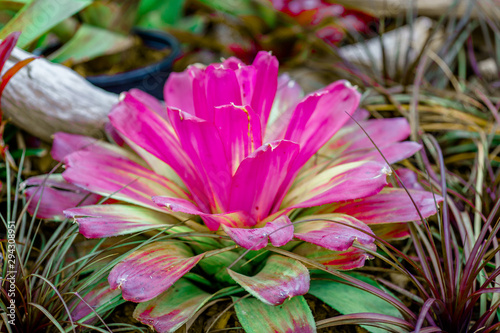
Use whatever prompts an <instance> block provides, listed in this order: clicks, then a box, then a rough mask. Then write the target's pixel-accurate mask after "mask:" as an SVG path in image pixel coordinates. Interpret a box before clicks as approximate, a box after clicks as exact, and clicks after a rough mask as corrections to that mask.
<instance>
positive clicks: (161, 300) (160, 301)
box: [133, 279, 212, 333]
mask: <svg viewBox="0 0 500 333" xmlns="http://www.w3.org/2000/svg"><path fill="white" fill-rule="evenodd" d="M211 297H212V295H211V294H209V293H207V292H205V291H203V290H201V289H200V288H198V287H197V286H195V285H194V284H192V283H191V282H189V281H188V280H186V279H180V280H179V281H177V282H176V283H175V284H174V285H173V286H172V287H170V288H169V289H168V290H167V291H165V292H164V293H162V294H161V295H159V296H157V297H155V298H153V299H152V300H150V301H147V302H144V303H140V304H139V305H137V308H136V309H135V311H134V315H133V316H134V318H135V319H137V320H139V321H140V322H141V323H143V324H146V325H149V326H152V327H154V328H155V330H156V331H158V332H160V333H164V332H175V331H176V330H177V329H178V328H179V327H181V326H182V325H183V324H184V323H185V322H186V321H187V320H188V319H189V318H190V317H191V316H192V315H193V314H195V313H196V311H198V309H200V308H201V307H202V306H203V305H204V304H205V303H206V302H207V301H208V300H209V299H210V298H211Z"/></svg>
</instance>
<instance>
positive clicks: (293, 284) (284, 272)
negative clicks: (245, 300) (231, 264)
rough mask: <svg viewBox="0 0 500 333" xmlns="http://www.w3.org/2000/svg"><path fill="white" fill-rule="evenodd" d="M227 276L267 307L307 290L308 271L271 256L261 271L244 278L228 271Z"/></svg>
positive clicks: (300, 266) (293, 263)
mask: <svg viewBox="0 0 500 333" xmlns="http://www.w3.org/2000/svg"><path fill="white" fill-rule="evenodd" d="M228 273H229V275H230V276H231V277H232V278H233V279H234V280H235V281H236V282H237V283H238V284H239V285H240V286H242V287H243V288H244V289H245V290H246V291H248V292H249V293H250V294H252V295H253V296H255V297H256V298H257V299H259V300H260V301H262V302H264V303H266V304H269V305H279V304H282V303H283V302H284V301H285V300H286V299H287V298H292V297H293V296H298V295H304V294H305V293H307V291H308V290H309V282H310V278H309V271H308V270H307V268H306V267H305V266H304V265H302V264H301V263H300V262H298V261H296V260H294V259H290V258H287V257H284V256H280V255H272V256H270V257H269V259H268V260H267V262H266V264H265V265H264V267H263V268H262V270H261V271H260V272H259V273H258V274H257V275H254V276H245V275H242V274H239V273H236V272H234V271H232V270H229V269H228Z"/></svg>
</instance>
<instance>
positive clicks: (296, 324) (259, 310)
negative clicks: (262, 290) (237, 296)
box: [234, 296, 316, 333]
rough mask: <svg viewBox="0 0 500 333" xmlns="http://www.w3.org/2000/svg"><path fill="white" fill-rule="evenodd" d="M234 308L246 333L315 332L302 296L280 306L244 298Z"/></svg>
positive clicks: (308, 309)
mask: <svg viewBox="0 0 500 333" xmlns="http://www.w3.org/2000/svg"><path fill="white" fill-rule="evenodd" d="M234 308H235V310H236V315H237V316H238V320H239V321H240V323H241V325H242V326H243V328H244V329H245V332H247V333H263V332H274V333H298V332H300V333H313V332H316V325H315V323H314V318H313V315H312V313H311V309H310V308H309V306H308V305H307V302H306V300H305V299H304V297H303V296H297V297H293V298H292V299H289V300H287V301H286V302H285V303H283V304H282V305H280V306H271V305H266V304H262V302H260V301H259V300H258V299H255V298H245V299H241V300H240V301H238V302H237V303H236V304H235V306H234ZM249 314H251V315H249ZM257 318H258V319H257ZM256 319H257V320H256Z"/></svg>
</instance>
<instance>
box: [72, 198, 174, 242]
mask: <svg viewBox="0 0 500 333" xmlns="http://www.w3.org/2000/svg"><path fill="white" fill-rule="evenodd" d="M64 213H65V214H66V216H67V217H72V218H74V219H75V221H76V222H77V223H78V226H79V230H80V233H81V234H82V235H84V236H85V237H87V238H103V237H111V236H118V235H126V234H131V233H135V232H139V231H143V230H148V229H151V228H155V227H156V228H159V227H168V226H172V225H174V224H176V223H178V220H177V219H175V218H174V217H172V216H169V215H167V214H164V213H160V212H157V211H154V210H151V209H148V208H143V207H139V206H131V205H119V204H113V205H95V206H85V207H78V208H72V209H67V210H65V211H64Z"/></svg>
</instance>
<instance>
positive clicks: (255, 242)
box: [223, 215, 293, 251]
mask: <svg viewBox="0 0 500 333" xmlns="http://www.w3.org/2000/svg"><path fill="white" fill-rule="evenodd" d="M223 228H224V231H225V232H226V234H227V235H228V236H229V237H231V239H232V240H233V241H234V242H235V243H236V244H238V245H239V246H241V247H244V248H245V249H249V250H254V251H257V250H260V249H262V248H264V247H266V246H267V243H268V238H269V240H270V241H271V244H273V245H274V246H276V247H280V246H283V245H285V244H287V243H288V242H289V241H291V240H292V238H293V225H292V223H291V222H290V219H289V218H288V216H286V215H282V216H280V217H278V218H277V219H276V220H274V221H272V222H268V223H267V224H266V225H265V226H264V227H262V228H252V229H243V228H230V227H226V226H225V225H223Z"/></svg>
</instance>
